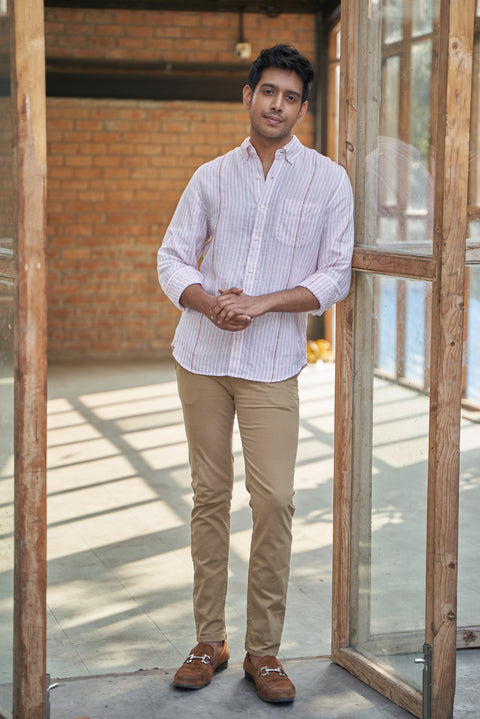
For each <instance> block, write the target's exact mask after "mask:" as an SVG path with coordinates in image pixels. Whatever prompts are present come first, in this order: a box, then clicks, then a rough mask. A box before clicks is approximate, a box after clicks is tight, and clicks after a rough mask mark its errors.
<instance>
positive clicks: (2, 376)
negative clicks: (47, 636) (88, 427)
mask: <svg viewBox="0 0 480 719" xmlns="http://www.w3.org/2000/svg"><path fill="white" fill-rule="evenodd" d="M13 292H14V288H13V281H12V280H6V279H4V278H2V277H0V407H1V411H0V716H3V714H2V707H4V708H5V709H6V708H8V707H11V705H12V687H11V684H12V667H13V660H12V644H13Z"/></svg>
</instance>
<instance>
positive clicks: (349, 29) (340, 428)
mask: <svg viewBox="0 0 480 719" xmlns="http://www.w3.org/2000/svg"><path fill="white" fill-rule="evenodd" d="M358 12H359V10H358V2H356V0H349V1H348V2H343V3H342V11H341V38H340V42H341V58H342V60H341V64H340V110H339V160H338V161H339V163H340V164H341V165H343V167H345V169H346V170H347V172H348V176H349V178H350V182H351V183H352V186H353V187H354V188H355V167H356V139H357V72H356V63H357V48H358ZM336 319H337V323H336V342H335V386H336V390H335V452H334V476H335V481H334V491H333V514H334V526H333V570H332V656H333V658H334V660H335V661H338V663H340V662H339V659H338V653H339V651H340V650H341V648H342V647H346V646H348V641H349V584H350V583H349V577H350V507H351V454H350V451H351V445H352V422H351V415H352V403H353V398H352V382H351V377H352V371H353V368H352V353H353V351H352V347H353V288H352V289H351V291H350V294H349V295H348V297H347V298H346V299H345V300H344V301H343V302H340V304H338V305H337V309H336ZM340 388H341V389H340Z"/></svg>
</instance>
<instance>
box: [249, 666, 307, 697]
mask: <svg viewBox="0 0 480 719" xmlns="http://www.w3.org/2000/svg"><path fill="white" fill-rule="evenodd" d="M244 671H245V679H246V680H247V681H249V682H251V683H252V684H254V685H255V689H256V690H257V694H258V696H259V697H260V699H262V701H264V702H268V703H269V704H286V703H287V702H293V701H295V697H276V698H275V699H267V697H262V695H261V694H260V692H259V691H258V687H257V683H256V681H255V679H254V678H253V677H252V675H251V674H249V673H248V672H247V671H246V670H244Z"/></svg>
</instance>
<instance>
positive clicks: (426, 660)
mask: <svg viewBox="0 0 480 719" xmlns="http://www.w3.org/2000/svg"><path fill="white" fill-rule="evenodd" d="M432 657H433V647H432V646H431V645H430V644H424V645H423V657H416V658H415V664H423V705H422V719H432Z"/></svg>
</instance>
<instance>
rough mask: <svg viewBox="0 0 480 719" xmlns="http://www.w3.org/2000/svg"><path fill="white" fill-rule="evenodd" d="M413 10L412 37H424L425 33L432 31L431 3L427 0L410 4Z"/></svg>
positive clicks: (419, 0) (418, 0) (417, 0)
mask: <svg viewBox="0 0 480 719" xmlns="http://www.w3.org/2000/svg"><path fill="white" fill-rule="evenodd" d="M412 10H413V27H412V32H413V35H424V34H425V33H428V32H432V29H433V17H432V11H433V8H432V3H431V2H428V0H416V2H414V3H412Z"/></svg>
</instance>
